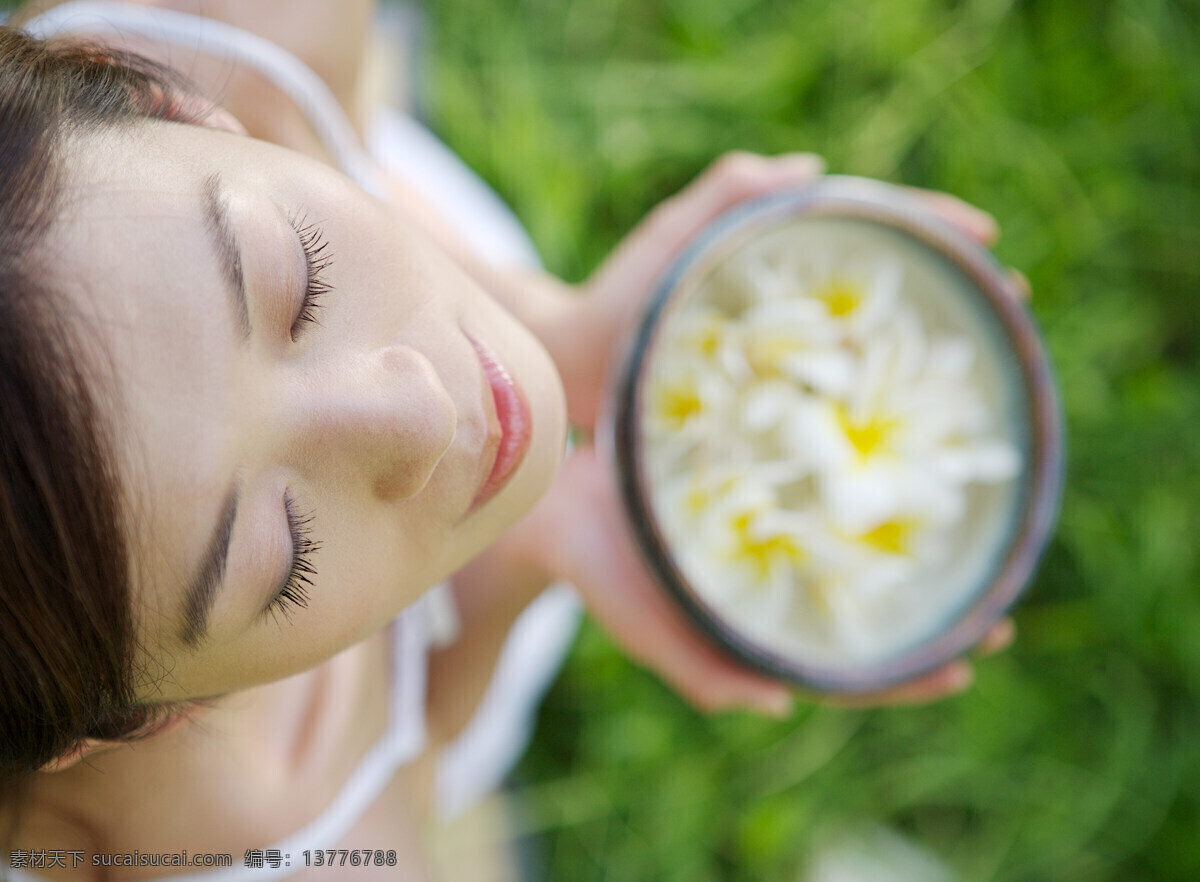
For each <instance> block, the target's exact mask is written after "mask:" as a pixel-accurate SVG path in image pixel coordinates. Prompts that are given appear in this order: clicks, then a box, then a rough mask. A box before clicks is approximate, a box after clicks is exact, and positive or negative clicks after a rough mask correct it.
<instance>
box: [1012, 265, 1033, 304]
mask: <svg viewBox="0 0 1200 882" xmlns="http://www.w3.org/2000/svg"><path fill="white" fill-rule="evenodd" d="M1008 277H1009V278H1010V279H1011V280H1012V283H1013V285H1014V286H1015V287H1016V289H1017V295H1018V296H1019V297H1020V298H1021V299H1022V300H1028V299H1029V298H1030V297H1032V296H1033V289H1032V288H1031V287H1030V286H1029V279H1028V278H1026V277H1025V274H1024V273H1023V272H1021V271H1020V270H1019V269H1014V268H1013V267H1009V268H1008Z"/></svg>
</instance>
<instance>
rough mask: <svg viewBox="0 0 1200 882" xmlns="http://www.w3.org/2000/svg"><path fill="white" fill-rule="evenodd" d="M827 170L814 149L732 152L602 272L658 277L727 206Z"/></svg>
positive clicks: (664, 208) (655, 216) (653, 218)
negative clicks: (771, 153)
mask: <svg viewBox="0 0 1200 882" xmlns="http://www.w3.org/2000/svg"><path fill="white" fill-rule="evenodd" d="M824 170H825V163H824V161H823V160H822V159H821V158H820V157H818V156H815V155H814V154H811V153H789V154H784V155H782V156H776V157H766V156H756V155H754V154H752V153H740V152H739V153H727V154H725V155H724V156H722V157H721V158H720V159H718V160H717V161H716V162H714V163H712V165H710V166H709V167H708V168H707V169H705V171H704V172H703V173H701V175H700V176H699V177H698V178H696V180H694V181H693V182H692V183H691V184H689V185H688V186H687V187H685V188H684V189H683V190H681V191H680V192H679V193H677V194H676V195H675V196H673V197H671V198H670V199H667V200H665V201H664V202H662V203H660V204H659V205H658V206H657V207H656V208H655V209H654V210H653V211H651V212H650V213H649V214H648V215H647V216H646V218H645V219H644V220H643V221H642V222H641V223H640V224H639V225H638V226H637V227H636V228H635V229H634V231H633V232H632V233H631V234H630V235H629V236H628V237H626V239H625V240H624V241H623V242H622V245H621V246H620V247H618V248H617V250H616V251H614V252H613V254H612V255H611V256H610V257H609V259H608V260H607V261H606V263H605V266H604V267H602V268H601V272H603V271H604V270H608V271H609V272H610V273H619V274H620V277H621V278H622V279H624V278H629V279H630V280H633V281H636V280H637V279H645V278H653V277H654V276H655V275H657V273H658V272H659V271H660V270H661V269H662V268H663V267H664V266H665V265H666V263H667V262H668V261H669V260H671V259H672V258H673V257H674V256H675V254H677V253H678V252H679V251H680V250H681V249H682V248H683V247H684V246H685V245H686V244H687V243H688V241H690V240H691V239H692V238H693V237H694V236H695V235H696V234H697V233H699V232H700V230H701V229H703V228H704V227H705V226H706V225H707V224H708V223H709V222H710V221H711V220H712V219H713V218H715V217H716V216H717V215H719V214H721V213H722V212H723V211H725V210H726V209H728V208H730V207H732V206H734V205H737V204H738V203H740V202H743V201H745V200H747V199H752V198H754V197H756V196H762V195H765V194H766V193H769V192H771V191H773V190H778V189H781V188H784V187H799V186H803V185H805V184H807V183H810V182H812V181H813V180H815V179H816V178H817V177H818V176H819V175H820V174H821V173H822V172H823V171H824Z"/></svg>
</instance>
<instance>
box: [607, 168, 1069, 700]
mask: <svg viewBox="0 0 1200 882" xmlns="http://www.w3.org/2000/svg"><path fill="white" fill-rule="evenodd" d="M608 431H609V433H610V434H609V446H610V452H611V455H612V456H613V458H614V460H615V473H616V475H617V477H618V481H619V490H620V496H621V499H622V504H623V506H624V509H625V513H626V516H627V521H628V524H629V526H630V528H631V530H632V533H633V536H634V539H635V541H636V543H637V546H638V548H639V550H640V553H641V555H642V556H643V558H644V560H645V563H646V565H647V567H648V568H649V570H650V572H651V573H652V574H653V575H654V577H655V578H656V579H657V581H658V582H659V583H660V584H661V585H662V587H663V588H664V590H665V591H667V592H668V593H669V594H670V595H671V596H672V597H673V598H674V599H675V600H676V601H677V602H678V603H679V604H680V606H681V607H682V609H683V610H684V611H685V613H686V614H687V615H688V616H689V617H690V619H691V620H692V621H693V622H694V623H695V624H696V626H697V627H698V628H699V629H701V630H702V631H703V632H704V633H705V634H707V635H708V636H709V637H710V638H711V639H712V640H713V641H715V642H716V644H717V645H718V646H719V647H720V648H721V649H722V650H724V651H725V652H727V653H728V654H730V655H732V656H733V657H735V658H736V659H738V660H740V661H741V662H742V663H744V664H746V665H749V666H751V667H753V668H756V669H758V670H760V671H763V672H766V673H768V674H771V675H773V676H776V677H780V678H784V679H786V680H790V681H792V682H794V683H796V684H798V685H800V686H802V687H805V688H807V689H810V690H815V691H819V692H829V693H869V692H874V691H877V690H880V689H884V688H887V687H889V686H892V685H894V684H897V683H900V682H903V681H907V680H910V679H912V678H914V677H917V676H919V675H920V674H922V673H925V672H927V671H931V670H933V669H935V668H937V667H939V666H941V665H943V664H945V663H946V662H948V661H950V660H951V659H953V658H955V657H957V656H959V655H960V654H962V653H963V652H965V651H966V650H968V649H969V648H970V647H972V646H973V645H975V644H976V643H978V642H979V640H980V639H981V638H982V637H983V636H984V635H985V634H986V633H987V631H988V630H989V629H990V628H991V627H992V626H993V625H994V624H995V623H996V622H997V621H998V620H999V619H1000V618H1001V617H1002V616H1003V615H1004V614H1005V613H1006V612H1007V610H1008V609H1009V608H1010V607H1011V606H1012V605H1013V603H1014V602H1015V601H1016V600H1017V598H1018V597H1019V596H1020V594H1021V592H1022V591H1023V590H1024V588H1025V586H1026V585H1027V583H1028V582H1029V580H1030V579H1031V577H1032V575H1033V574H1034V571H1035V568H1036V565H1037V561H1038V559H1039V557H1040V554H1041V552H1042V550H1043V548H1044V547H1045V544H1046V542H1047V540H1048V538H1049V536H1050V533H1051V530H1052V527H1053V524H1054V521H1055V518H1056V514H1057V509H1058V500H1059V495H1060V492H1061V483H1062V475H1063V434H1062V421H1061V416H1060V410H1059V404H1058V396H1057V392H1056V389H1055V384H1054V379H1053V374H1052V370H1051V365H1050V362H1049V359H1048V358H1047V355H1046V352H1045V348H1044V346H1043V344H1042V341H1041V337H1040V335H1039V334H1038V331H1037V328H1036V326H1035V323H1034V321H1033V319H1032V317H1031V315H1030V313H1029V312H1028V310H1027V308H1026V307H1025V305H1024V303H1023V302H1022V301H1021V298H1020V296H1019V293H1018V289H1017V287H1016V285H1015V283H1014V281H1013V279H1012V277H1011V275H1010V274H1009V273H1008V272H1007V271H1006V270H1005V269H1004V268H1003V267H1002V266H1001V265H1000V264H999V263H997V261H996V260H995V259H994V258H993V257H992V255H991V254H990V253H989V252H988V251H987V250H986V249H985V248H983V247H982V246H980V245H979V244H978V243H976V242H975V241H973V240H971V239H969V238H968V237H966V236H965V235H964V234H963V233H961V232H960V231H959V230H957V229H955V228H953V227H951V226H949V225H948V224H947V223H946V222H945V221H943V220H942V219H941V218H940V217H938V216H937V215H935V214H933V213H932V212H931V211H930V210H929V208H928V207H927V206H926V205H925V204H924V203H922V202H921V201H920V199H919V198H918V197H916V196H914V195H913V194H912V192H911V191H907V190H905V189H903V188H900V187H895V186H891V185H888V184H884V183H881V182H878V181H871V180H865V179H860V178H851V177H839V176H829V177H825V178H822V179H820V180H819V181H818V182H816V183H814V184H812V185H810V186H808V187H805V188H803V189H799V190H789V191H783V192H777V193H773V194H771V195H769V196H766V197H764V198H761V199H758V200H755V201H753V202H750V203H746V204H743V205H740V206H738V207H736V208H734V209H732V210H730V211H728V212H727V213H725V214H723V215H721V216H719V217H717V218H716V219H715V220H713V221H712V222H711V223H710V224H708V225H707V226H706V227H705V228H704V229H703V230H702V231H701V232H700V233H699V234H698V235H697V236H696V237H695V238H694V239H693V240H692V242H691V243H690V244H689V245H688V246H687V247H686V248H685V249H684V250H683V251H682V253H681V254H680V255H679V256H678V257H677V258H676V259H675V260H674V261H673V263H672V264H671V265H670V267H669V268H668V269H667V270H666V272H665V273H664V274H663V275H662V277H661V278H660V279H659V281H658V282H657V284H656V285H655V286H654V289H653V291H652V294H651V297H650V299H649V301H648V302H647V304H646V306H645V309H644V311H643V312H642V314H641V315H640V317H639V318H638V320H637V322H636V324H635V325H634V326H633V328H632V330H631V333H630V336H629V345H628V350H627V352H626V354H625V357H624V358H623V359H622V360H621V362H620V365H619V370H618V372H617V375H616V377H615V379H614V382H613V386H612V395H611V399H610V402H609V426H608Z"/></svg>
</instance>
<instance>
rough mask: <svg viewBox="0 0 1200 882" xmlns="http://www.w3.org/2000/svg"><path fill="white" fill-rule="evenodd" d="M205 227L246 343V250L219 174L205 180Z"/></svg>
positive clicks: (247, 335)
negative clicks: (242, 244) (243, 260)
mask: <svg viewBox="0 0 1200 882" xmlns="http://www.w3.org/2000/svg"><path fill="white" fill-rule="evenodd" d="M204 221H205V223H204V225H205V228H206V229H207V230H208V234H209V237H210V238H211V240H212V244H213V247H215V248H216V250H217V255H218V257H219V258H220V261H221V273H222V275H224V276H225V281H226V287H227V288H228V290H229V293H230V297H231V298H232V300H233V314H234V315H235V316H236V317H237V326H238V330H239V331H240V332H241V335H242V340H243V342H244V341H246V340H249V339H250V333H251V327H250V306H249V302H248V300H247V299H246V277H245V275H243V273H242V251H241V248H240V247H238V240H237V236H236V235H235V234H234V232H233V223H232V222H231V221H230V219H229V199H228V197H227V196H226V193H225V188H224V185H223V184H222V183H221V175H220V173H219V172H213V173H212V174H211V175H209V176H208V177H207V178H205V179H204Z"/></svg>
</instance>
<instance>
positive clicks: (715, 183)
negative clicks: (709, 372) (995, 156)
mask: <svg viewBox="0 0 1200 882" xmlns="http://www.w3.org/2000/svg"><path fill="white" fill-rule="evenodd" d="M821 169H822V164H821V162H820V160H819V159H817V158H816V157H813V156H811V155H808V154H797V155H790V156H785V157H778V158H774V159H768V158H764V157H757V156H751V155H749V154H730V155H729V156H726V157H724V158H722V159H721V160H718V161H717V162H716V163H714V164H713V165H712V166H711V167H710V168H709V169H708V170H707V171H706V172H705V173H704V174H703V175H701V176H700V177H699V178H698V179H697V180H696V181H695V182H694V183H693V184H691V185H690V186H689V187H687V188H686V189H685V190H683V191H682V192H681V193H680V194H679V195H677V196H676V197H674V198H672V199H670V200H668V201H667V202H664V203H663V204H662V205H660V206H659V207H658V208H657V209H655V210H654V211H653V212H652V213H651V214H650V215H649V216H648V217H647V218H646V219H645V220H644V221H643V222H642V223H641V224H640V225H639V226H638V227H637V228H636V229H635V230H634V231H633V232H632V233H630V235H629V236H628V237H627V238H626V239H625V240H624V241H623V242H622V244H621V245H620V246H619V247H618V248H617V249H616V250H615V251H614V252H613V254H612V255H611V256H610V257H609V259H608V260H607V261H606V262H605V263H604V264H603V265H602V266H601V267H600V269H599V270H597V272H596V273H595V274H594V275H593V276H592V278H591V279H590V280H589V281H588V282H587V284H586V285H585V295H584V299H583V301H582V303H581V304H580V307H579V309H578V310H576V311H575V314H574V315H573V316H572V317H571V318H572V324H574V326H575V327H574V333H573V334H571V335H570V338H571V339H572V341H573V348H572V349H571V352H570V356H571V358H572V359H573V360H569V361H567V362H565V363H564V362H563V361H560V368H561V369H562V370H563V374H564V382H565V384H566V386H567V389H568V401H569V407H570V410H571V416H572V419H573V421H574V422H575V424H576V425H577V426H582V427H585V428H591V427H593V426H594V424H595V419H596V411H597V409H598V407H599V406H600V402H601V400H602V396H603V395H604V394H605V392H606V383H607V378H608V377H609V376H610V373H611V359H612V358H613V357H615V356H616V354H617V350H618V348H619V346H618V344H619V339H620V335H621V332H622V331H623V330H624V329H625V328H626V327H628V325H629V322H630V320H631V317H632V316H633V315H635V314H636V311H637V309H638V308H639V307H640V306H641V304H642V303H643V302H644V301H645V298H646V296H647V295H648V293H649V290H650V287H651V285H653V283H654V281H655V280H656V279H657V278H658V276H659V275H660V274H661V273H662V272H663V271H664V270H665V268H666V267H667V265H668V264H669V262H670V261H671V260H673V259H674V257H675V256H676V254H677V253H678V252H679V251H680V250H681V249H682V248H683V247H684V245H685V244H686V243H687V242H688V240H689V239H690V238H691V237H692V236H694V235H695V234H696V233H697V232H698V231H699V230H700V229H701V228H703V227H704V226H705V225H706V224H707V223H708V222H709V221H711V220H712V219H713V218H714V217H715V216H717V215H718V214H720V213H722V212H724V211H725V210H726V209H728V208H730V207H732V206H733V205H736V204H737V203H738V202H741V201H743V200H746V199H750V198H754V197H756V196H760V195H763V194H765V193H768V192H770V191H772V190H777V189H780V188H783V187H797V186H803V185H804V184H806V183H809V182H811V181H813V180H815V179H816V177H817V176H818V175H819V174H820V172H821ZM912 192H913V195H915V196H916V197H917V198H918V199H920V200H921V201H922V202H924V203H925V204H926V205H927V206H928V208H929V209H930V210H931V211H932V212H933V213H935V214H937V215H938V216H940V217H941V218H943V219H944V220H946V221H947V222H949V223H950V224H952V225H954V226H956V227H957V228H959V229H960V230H961V231H963V232H964V233H966V234H967V235H969V236H971V237H972V238H974V239H976V240H978V241H980V242H981V243H982V244H984V245H988V244H990V243H991V242H992V241H993V240H994V239H995V237H996V234H997V227H996V224H995V221H994V220H993V219H992V218H991V217H990V216H989V215H987V214H986V213H984V212H981V211H980V210H978V209H976V208H973V207H972V206H970V205H967V204H966V203H964V202H961V201H960V200H958V199H956V198H954V197H952V196H948V195H945V194H941V193H933V192H929V191H923V190H914V191H912ZM1016 288H1017V289H1018V290H1019V291H1022V292H1023V293H1027V285H1024V284H1023V280H1022V279H1021V278H1020V277H1019V276H1018V277H1017V279H1016ZM615 487H616V483H615V480H614V479H613V477H612V476H611V475H610V474H609V473H608V466H607V465H606V464H604V463H602V462H601V461H599V460H598V459H597V456H596V453H595V451H594V450H592V449H590V448H589V449H584V450H582V451H579V452H578V453H576V455H575V456H574V457H572V458H571V459H570V460H569V461H568V462H567V464H566V466H565V467H564V470H563V473H562V474H561V475H560V477H559V480H558V481H557V482H556V485H555V488H554V489H553V490H552V491H551V495H550V496H549V497H548V498H547V500H546V505H547V507H548V508H549V509H551V510H553V511H554V514H553V516H552V517H551V518H550V519H549V520H548V522H547V523H546V525H545V526H546V529H549V530H551V531H553V533H554V534H555V535H558V536H561V537H564V538H563V540H562V541H561V542H559V543H551V544H552V545H553V550H554V553H553V558H554V559H553V561H552V562H551V563H550V566H551V567H552V569H553V571H554V572H555V573H556V574H557V575H559V576H561V577H563V578H566V579H568V580H570V581H572V582H573V583H575V584H576V585H577V587H578V588H579V590H580V592H581V593H582V595H583V596H584V599H585V601H586V602H587V604H588V606H589V608H590V610H591V612H592V614H593V615H594V616H595V618H596V619H597V620H598V621H599V622H600V623H601V625H602V626H604V627H605V628H606V629H607V630H608V631H609V632H610V634H611V635H612V636H613V638H614V639H615V640H616V641H617V643H618V644H619V645H620V646H621V647H622V648H623V649H624V650H625V651H626V652H627V653H628V654H629V655H630V656H631V657H633V658H634V659H635V660H637V661H639V662H641V663H642V664H644V665H646V666H647V667H649V668H651V669H652V670H654V671H655V672H656V673H657V674H659V676H661V677H662V678H663V679H664V680H665V681H666V682H667V683H669V684H670V685H671V686H673V687H674V688H675V689H676V690H677V691H679V692H680V693H681V694H682V695H683V696H684V697H685V698H687V699H688V700H690V701H691V702H692V703H693V704H695V705H696V706H698V707H700V708H702V709H707V710H721V709H728V708H733V707H750V708H755V709H757V710H760V711H762V712H765V713H769V714H774V715H782V714H786V713H787V710H788V708H789V707H790V705H791V692H790V689H789V688H788V687H787V686H785V685H784V684H782V683H780V682H778V681H775V680H773V679H771V678H769V677H766V676H764V675H761V674H758V673H756V672H753V671H750V670H748V669H746V668H744V667H742V666H741V665H739V664H738V663H737V662H736V661H734V660H732V659H731V658H730V657H728V656H726V655H725V654H724V653H722V652H721V651H720V650H719V649H717V648H716V647H715V646H714V645H713V644H712V643H711V642H710V641H709V640H708V638H706V637H705V636H704V635H703V634H701V633H700V632H699V631H698V630H697V629H696V628H695V626H694V625H693V624H691V623H690V621H688V620H687V618H686V617H685V616H684V615H683V613H682V612H681V611H680V610H679V609H678V608H677V607H676V606H675V604H674V602H673V601H672V600H670V599H669V598H668V597H667V596H666V595H665V594H664V593H663V591H662V589H661V588H660V587H659V586H658V585H657V584H656V583H655V582H654V580H653V578H652V577H651V576H650V575H649V574H648V573H647V572H646V570H645V569H644V567H643V565H642V563H641V560H640V557H639V555H638V552H637V550H636V549H635V548H634V547H633V542H632V539H631V537H630V536H629V530H628V528H627V526H626V525H625V523H624V515H623V512H622V510H621V507H620V503H619V500H618V499H617V498H616V490H615ZM1013 634H1014V628H1013V624H1012V622H1011V620H1008V619H1005V620H1004V621H1003V622H1001V623H1000V624H998V625H997V626H996V627H995V628H993V629H992V630H991V631H990V632H989V633H988V634H987V635H986V636H985V638H984V639H983V640H982V641H981V644H980V646H979V649H978V651H979V652H980V653H981V654H986V653H989V652H995V651H997V650H999V649H1002V648H1004V647H1005V646H1007V645H1008V644H1009V643H1011V642H1012V639H1013ZM971 679H972V670H971V667H970V665H969V663H967V662H966V661H964V660H958V661H955V662H952V663H950V664H948V665H946V666H944V667H942V668H940V669H938V670H936V671H933V672H931V673H929V674H926V675H924V676H922V677H919V678H917V679H915V680H913V681H910V682H908V683H905V684H901V685H900V686H897V687H894V688H891V689H888V690H885V691H881V692H878V693H872V694H870V695H858V696H854V697H852V698H836V697H831V696H820V697H818V700H820V701H823V702H825V703H830V704H836V705H839V706H863V705H875V704H914V703H922V702H928V701H933V700H936V699H938V698H941V697H944V696H946V695H949V694H952V693H954V692H958V691H961V690H962V689H965V688H966V687H967V686H968V685H969V684H970V682H971Z"/></svg>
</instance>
